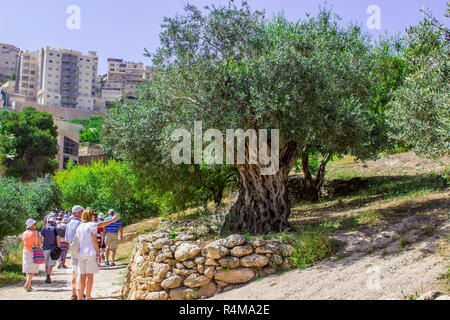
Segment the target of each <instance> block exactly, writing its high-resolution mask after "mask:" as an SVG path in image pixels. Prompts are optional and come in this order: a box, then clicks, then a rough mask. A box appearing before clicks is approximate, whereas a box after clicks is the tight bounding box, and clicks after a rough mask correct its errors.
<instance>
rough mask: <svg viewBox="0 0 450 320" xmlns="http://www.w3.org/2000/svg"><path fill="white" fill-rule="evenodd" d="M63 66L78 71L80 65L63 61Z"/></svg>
mask: <svg viewBox="0 0 450 320" xmlns="http://www.w3.org/2000/svg"><path fill="white" fill-rule="evenodd" d="M61 67H62V68H63V69H69V70H74V71H78V66H77V65H76V64H73V63H67V62H63V63H61Z"/></svg>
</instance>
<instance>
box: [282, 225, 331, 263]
mask: <svg viewBox="0 0 450 320" xmlns="http://www.w3.org/2000/svg"><path fill="white" fill-rule="evenodd" d="M329 234H330V230H329V228H327V227H326V226H321V225H319V226H302V227H300V228H298V232H296V233H290V234H285V235H284V237H283V240H284V241H286V242H288V243H289V244H290V245H292V246H293V247H294V250H293V252H292V254H291V256H290V259H291V260H292V262H293V263H294V265H295V266H296V267H297V268H299V269H305V268H308V267H310V266H312V265H313V264H314V263H315V262H317V261H320V260H323V259H325V258H326V257H328V256H329V255H330V254H332V253H333V245H332V243H331V241H330V240H329Z"/></svg>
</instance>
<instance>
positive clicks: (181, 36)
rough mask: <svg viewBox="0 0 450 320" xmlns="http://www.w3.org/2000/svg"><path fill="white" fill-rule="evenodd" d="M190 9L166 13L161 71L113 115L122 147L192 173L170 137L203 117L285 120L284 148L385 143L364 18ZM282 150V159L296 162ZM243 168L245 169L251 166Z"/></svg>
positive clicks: (217, 122) (109, 129)
mask: <svg viewBox="0 0 450 320" xmlns="http://www.w3.org/2000/svg"><path fill="white" fill-rule="evenodd" d="M185 11H186V12H185V15H177V16H176V17H174V18H165V20H164V24H163V32H162V33H161V34H160V38H161V47H160V48H158V50H156V52H155V53H154V54H150V53H148V52H147V55H148V56H151V57H152V58H153V64H154V66H155V67H156V68H157V70H158V72H157V73H156V75H155V77H154V79H153V80H152V82H150V83H146V84H145V85H144V86H143V87H142V88H140V89H139V90H138V102H137V103H136V104H131V103H126V104H125V105H123V106H122V107H120V108H116V109H115V110H114V111H112V112H111V113H110V115H111V117H110V118H109V119H108V120H106V121H105V126H104V129H103V131H102V142H103V143H104V145H105V146H106V147H107V148H108V149H109V150H111V151H112V152H113V154H114V156H115V157H118V158H121V159H126V160H129V161H132V162H133V163H134V164H135V165H136V166H138V167H141V168H155V167H158V168H160V169H159V170H162V171H164V172H167V173H168V174H169V173H170V174H174V175H182V176H183V177H185V178H186V177H187V175H185V174H187V173H188V172H192V173H194V172H195V169H189V168H184V169H175V168H173V167H174V166H173V165H172V164H171V159H170V156H171V151H172V149H173V146H174V145H175V143H176V142H174V141H172V139H170V137H171V134H172V133H173V131H174V130H175V129H179V128H184V129H189V128H191V127H192V125H193V122H194V121H196V120H197V121H200V120H201V121H202V123H203V128H205V129H206V128H215V129H219V130H221V131H222V132H225V130H226V129H230V128H240V129H243V130H247V129H250V128H251V129H279V130H280V140H281V141H280V150H283V149H284V148H285V147H286V146H292V145H295V146H297V147H302V150H301V151H302V152H304V153H307V154H319V153H320V154H325V153H332V154H342V153H345V154H349V153H351V154H354V155H356V156H358V157H368V156H371V155H374V154H375V153H376V151H378V149H379V148H380V144H381V142H382V140H383V139H384V131H383V121H379V119H378V118H377V115H376V113H375V112H374V111H373V110H372V109H373V108H372V105H373V103H372V101H371V99H372V98H371V94H370V88H371V77H370V74H371V72H373V70H374V62H373V61H372V59H371V55H370V54H371V46H370V44H369V41H368V39H367V37H366V36H365V35H364V34H362V32H361V29H360V27H358V26H356V25H350V26H348V27H345V28H342V27H340V24H339V21H338V19H337V18H335V15H334V14H333V13H332V12H330V11H328V10H326V9H322V10H321V12H320V14H319V16H318V17H315V18H309V19H307V20H305V21H299V22H290V21H288V20H287V19H286V18H285V17H283V16H279V17H277V18H274V19H272V20H270V21H268V20H265V19H264V15H263V13H262V12H258V11H252V10H251V9H250V8H249V6H248V5H247V3H246V2H245V1H244V2H243V5H242V6H241V7H239V6H237V5H235V3H234V2H233V1H229V2H228V4H226V5H224V6H220V7H215V6H213V7H211V8H206V13H205V14H204V13H203V12H202V11H201V10H199V9H198V8H196V7H195V6H192V5H188V6H187V7H186V9H185ZM280 154H282V152H281V153H280ZM293 154H294V157H295V156H296V154H295V152H293ZM286 158H287V157H286ZM291 158H292V156H291ZM282 160H283V161H280V165H281V167H284V166H292V162H293V161H291V159H285V158H282ZM290 169H291V168H288V169H287V170H286V171H290ZM155 170H156V169H155ZM189 170H191V171H189ZM239 170H241V171H242V172H240V173H241V175H245V171H246V167H245V166H242V167H239ZM155 172H156V171H155ZM180 172H182V173H181V174H180ZM167 181H170V182H171V181H172V179H167ZM189 181H191V180H189ZM270 192H271V191H270V190H267V197H268V198H270Z"/></svg>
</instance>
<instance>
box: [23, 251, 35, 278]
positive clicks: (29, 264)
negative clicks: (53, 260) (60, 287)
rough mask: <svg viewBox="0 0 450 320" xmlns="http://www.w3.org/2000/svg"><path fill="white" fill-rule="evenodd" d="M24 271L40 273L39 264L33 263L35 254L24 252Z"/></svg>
mask: <svg viewBox="0 0 450 320" xmlns="http://www.w3.org/2000/svg"><path fill="white" fill-rule="evenodd" d="M22 272H23V273H39V265H38V264H36V263H33V254H32V253H24V254H23V256H22Z"/></svg>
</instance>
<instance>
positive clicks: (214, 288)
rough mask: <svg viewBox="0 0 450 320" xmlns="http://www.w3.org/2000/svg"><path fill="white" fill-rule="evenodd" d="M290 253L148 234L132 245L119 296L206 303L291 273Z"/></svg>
mask: <svg viewBox="0 0 450 320" xmlns="http://www.w3.org/2000/svg"><path fill="white" fill-rule="evenodd" d="M291 252H292V247H290V246H289V245H285V244H283V243H281V242H278V241H273V240H271V241H265V240H262V239H253V240H250V241H247V240H246V238H245V236H243V235H230V236H229V237H227V238H225V239H220V240H217V241H214V242H209V243H205V242H204V241H201V240H197V239H196V235H195V234H192V233H183V234H180V235H178V236H176V237H171V235H170V234H169V233H163V232H153V233H150V234H146V235H142V236H139V237H138V238H137V239H135V246H134V249H133V252H132V256H131V259H130V263H129V265H128V273H127V275H126V281H125V283H124V286H123V290H122V295H123V297H124V298H126V299H130V300H191V299H201V298H207V297H211V296H213V295H215V294H216V293H219V292H222V291H224V290H230V289H233V288H235V287H236V286H238V285H241V284H243V283H247V282H250V281H252V280H255V279H256V278H258V277H262V276H266V275H269V274H273V273H275V272H277V271H279V270H287V269H291V268H292V267H293V265H292V262H291V260H290V258H289V255H290V254H291Z"/></svg>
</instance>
